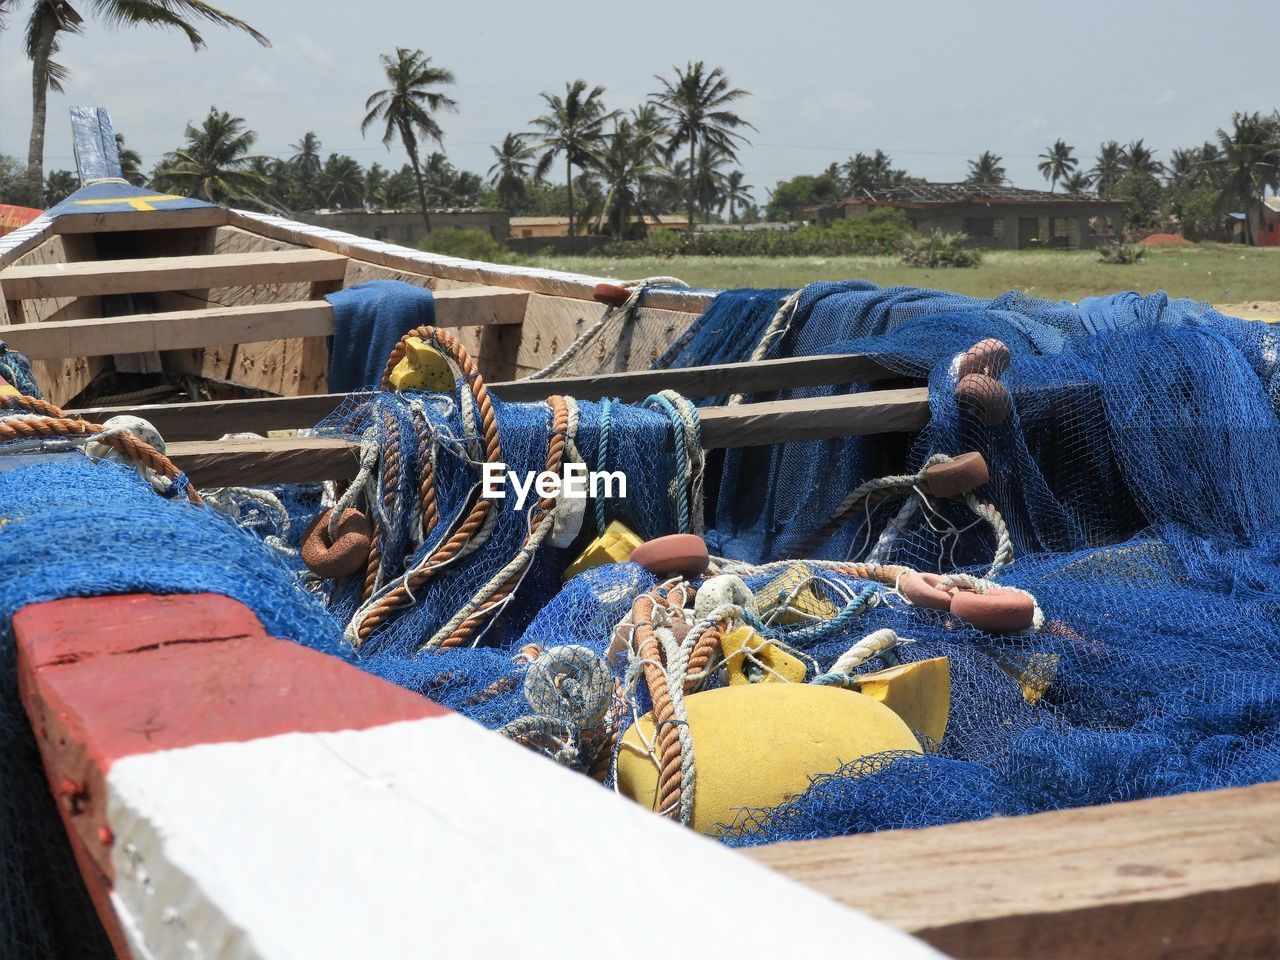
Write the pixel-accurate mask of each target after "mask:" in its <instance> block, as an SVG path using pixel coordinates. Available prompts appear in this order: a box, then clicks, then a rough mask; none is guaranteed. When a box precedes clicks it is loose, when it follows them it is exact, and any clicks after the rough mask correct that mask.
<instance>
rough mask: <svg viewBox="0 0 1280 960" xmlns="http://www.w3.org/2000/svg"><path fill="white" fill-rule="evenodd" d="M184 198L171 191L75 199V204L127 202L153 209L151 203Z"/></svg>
mask: <svg viewBox="0 0 1280 960" xmlns="http://www.w3.org/2000/svg"><path fill="white" fill-rule="evenodd" d="M185 199H187V198H186V197H179V196H176V195H174V194H172V193H163V194H156V195H155V196H153V197H103V198H102V199H101V200H77V201H75V202H76V203H77V204H85V205H86V206H87V205H91V204H104V203H106V204H114V203H127V204H128V205H129V206H131V207H133V209H135V210H154V209H155V207H153V206H152V205H151V204H153V203H163V202H164V201H166V200H185Z"/></svg>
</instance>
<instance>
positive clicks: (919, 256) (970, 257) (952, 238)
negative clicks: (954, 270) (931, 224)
mask: <svg viewBox="0 0 1280 960" xmlns="http://www.w3.org/2000/svg"><path fill="white" fill-rule="evenodd" d="M968 240H969V237H968V236H967V235H966V234H963V233H943V232H942V231H941V230H934V231H933V232H932V233H930V234H928V235H927V236H916V237H908V238H907V239H906V240H905V241H904V242H903V244H902V262H903V263H905V264H907V265H908V266H912V267H976V266H977V265H978V264H980V263H981V262H982V251H981V250H979V249H977V248H976V247H970V246H966V243H967V242H968Z"/></svg>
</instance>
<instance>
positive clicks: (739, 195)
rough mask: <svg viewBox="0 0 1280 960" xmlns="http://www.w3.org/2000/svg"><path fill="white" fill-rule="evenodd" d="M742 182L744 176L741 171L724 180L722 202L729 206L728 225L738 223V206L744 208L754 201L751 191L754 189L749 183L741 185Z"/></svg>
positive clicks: (734, 172) (731, 173)
mask: <svg viewBox="0 0 1280 960" xmlns="http://www.w3.org/2000/svg"><path fill="white" fill-rule="evenodd" d="M744 180H746V175H745V174H744V173H743V172H742V171H741V170H734V171H732V172H730V174H729V175H728V176H727V177H725V178H724V202H725V203H726V204H728V205H729V222H730V223H737V222H738V216H737V208H738V204H742V205H743V206H744V207H745V206H746V205H747V204H749V203H751V202H752V200H753V199H754V198H753V197H752V196H751V191H752V190H754V189H755V188H754V187H752V186H751V184H749V183H743V181H744Z"/></svg>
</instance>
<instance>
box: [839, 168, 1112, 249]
mask: <svg viewBox="0 0 1280 960" xmlns="http://www.w3.org/2000/svg"><path fill="white" fill-rule="evenodd" d="M879 209H898V210H902V211H903V213H905V214H906V216H907V219H908V220H910V221H911V225H912V227H914V228H915V229H917V230H920V231H921V232H924V233H928V232H930V231H934V230H939V231H942V232H944V233H965V234H967V235H968V237H969V241H970V243H972V244H973V245H974V246H980V247H990V248H1005V249H1010V250H1014V249H1016V250H1026V249H1050V250H1052V249H1057V250H1084V249H1089V248H1091V247H1096V246H1098V245H1099V244H1100V243H1108V242H1111V241H1113V240H1115V239H1117V238H1119V237H1120V235H1121V231H1122V227H1123V224H1124V204H1123V203H1122V202H1120V201H1118V200H1099V199H1098V198H1096V197H1082V196H1071V195H1069V194H1065V193H1053V192H1050V191H1048V190H1024V189H1022V188H1021V187H1010V186H1004V185H990V184H975V183H914V184H907V185H904V186H900V187H892V188H890V189H887V190H881V191H878V192H875V193H867V194H866V195H864V196H861V197H850V198H848V199H847V200H841V201H840V202H839V203H837V204H835V205H834V207H827V208H824V209H823V210H822V211H821V212H820V213H819V219H822V220H830V219H831V218H833V217H857V216H865V215H866V214H868V213H870V212H871V211H873V210H879Z"/></svg>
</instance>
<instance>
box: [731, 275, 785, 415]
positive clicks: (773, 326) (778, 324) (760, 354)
mask: <svg viewBox="0 0 1280 960" xmlns="http://www.w3.org/2000/svg"><path fill="white" fill-rule="evenodd" d="M802 293H804V290H803V289H801V290H797V291H796V292H795V293H793V294H791V295H789V296H787V297H784V298H783V300H782V302H781V303H780V304H778V309H777V312H776V313H774V315H773V319H772V320H770V321H769V326H767V327H765V331H764V334H763V335H762V336H761V337H760V342H759V343H757V344H756V348H755V349H754V350H752V351H751V357H750V362H752V363H755V362H756V361H757V360H763V359H765V357H767V356H768V355H769V349H770V348H771V347H772V346H773V344H774V341H776V340H778V339H779V338H780V337H782V336H783V335H784V334H786V332H787V330H788V329H789V328H790V326H791V320H792V318H793V317H794V316H795V311H796V304H798V303H799V302H800V295H801V294H802ZM745 399H746V394H744V393H735V394H734V395H733V396H731V397H730V398H729V404H728V405H729V406H731V407H732V406H736V405H737V404H740V403H742V401H743V400H745Z"/></svg>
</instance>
